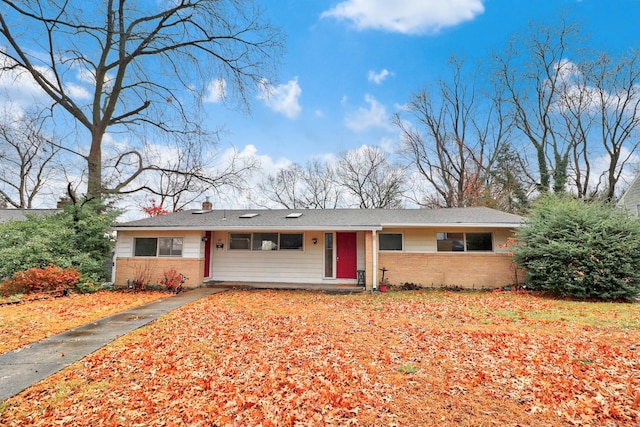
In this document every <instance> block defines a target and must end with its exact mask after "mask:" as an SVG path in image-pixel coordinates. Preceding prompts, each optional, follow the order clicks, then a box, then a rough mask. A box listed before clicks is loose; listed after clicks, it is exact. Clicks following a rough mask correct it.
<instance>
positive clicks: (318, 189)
mask: <svg viewBox="0 0 640 427" xmlns="http://www.w3.org/2000/svg"><path fill="white" fill-rule="evenodd" d="M258 190H259V191H260V193H261V196H262V197H263V198H264V199H265V201H266V203H262V204H264V205H273V204H275V205H277V206H282V207H284V208H286V209H335V208H336V207H338V206H339V205H340V203H341V202H342V192H343V188H341V187H340V186H339V185H338V184H337V183H336V179H335V171H334V169H333V168H332V167H331V165H329V164H327V163H326V162H323V161H320V160H317V159H316V160H311V161H309V162H308V163H307V164H306V166H305V167H302V166H300V165H299V164H298V163H292V164H291V165H289V166H288V167H286V168H283V169H280V170H279V171H278V172H277V173H276V174H275V175H269V176H268V177H267V178H266V179H265V181H264V182H261V183H259V184H258Z"/></svg>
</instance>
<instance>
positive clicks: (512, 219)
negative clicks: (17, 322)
mask: <svg viewBox="0 0 640 427" xmlns="http://www.w3.org/2000/svg"><path fill="white" fill-rule="evenodd" d="M203 207H204V209H198V210H187V211H182V212H176V213H170V214H168V215H162V216H156V217H151V218H146V219H140V220H136V221H131V222H127V223H122V224H119V225H117V226H116V227H115V230H116V231H117V243H116V252H115V267H114V268H115V275H114V283H115V284H116V285H125V284H126V283H127V282H128V281H133V280H136V279H137V277H139V276H141V275H143V276H144V277H146V278H147V279H149V278H150V283H155V282H156V281H158V280H159V279H160V278H162V276H163V273H164V272H166V271H169V270H171V269H173V268H175V269H176V270H177V271H178V272H179V273H182V274H184V275H186V276H187V277H188V278H189V281H188V282H187V283H186V284H185V286H199V285H202V284H203V283H207V282H219V281H222V282H258V283H274V282H275V283H297V284H323V285H327V284H334V285H336V286H339V285H352V286H357V285H360V286H365V287H366V289H375V288H377V286H378V284H379V283H380V281H381V278H382V274H383V270H384V278H385V280H387V281H388V283H389V284H392V285H393V284H404V283H413V284H416V285H422V286H460V287H466V288H495V287H501V286H506V285H509V284H513V283H514V282H515V271H514V267H513V263H512V261H511V256H510V254H509V249H508V248H505V247H504V244H505V243H506V242H507V239H508V238H509V237H511V236H512V235H513V232H514V230H515V229H516V228H517V227H519V226H520V225H521V224H522V223H523V222H524V218H523V217H521V216H518V215H513V214H509V213H504V212H500V211H497V210H494V209H489V208H485V207H474V208H450V209H299V210H283V209H273V210H265V209H247V210H222V209H220V210H213V209H211V208H210V204H209V203H208V202H205V203H203Z"/></svg>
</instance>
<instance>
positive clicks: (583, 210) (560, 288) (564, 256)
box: [513, 196, 640, 300]
mask: <svg viewBox="0 0 640 427" xmlns="http://www.w3.org/2000/svg"><path fill="white" fill-rule="evenodd" d="M517 242H518V244H517V246H516V247H515V248H514V250H513V255H514V261H515V262H516V263H517V264H518V265H519V266H520V267H521V268H523V269H524V270H525V272H526V279H525V280H526V283H527V284H528V285H530V286H532V287H533V288H534V289H539V290H544V291H547V292H550V293H553V294H555V295H560V296H566V297H573V298H595V299H603V300H617V299H623V300H631V299H633V298H636V297H637V296H638V295H640V221H639V220H638V219H635V218H631V217H630V216H629V215H628V214H627V213H626V212H623V211H620V210H617V209H615V208H614V207H612V206H610V205H607V204H603V203H585V202H584V201H581V200H576V199H571V198H567V197H559V196H546V197H543V198H542V199H541V200H539V201H538V202H537V203H536V205H535V206H534V208H533V209H532V210H531V212H530V214H529V217H528V220H527V223H526V225H525V226H524V227H522V228H521V229H519V230H518V233H517Z"/></svg>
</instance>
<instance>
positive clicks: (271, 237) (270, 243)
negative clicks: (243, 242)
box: [251, 233, 278, 251]
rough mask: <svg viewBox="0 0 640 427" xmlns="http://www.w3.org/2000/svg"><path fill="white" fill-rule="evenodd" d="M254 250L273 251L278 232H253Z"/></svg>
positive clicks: (275, 246) (276, 243) (276, 242)
mask: <svg viewBox="0 0 640 427" xmlns="http://www.w3.org/2000/svg"><path fill="white" fill-rule="evenodd" d="M251 249H253V250H254V251H275V250H277V249H278V233H253V246H251Z"/></svg>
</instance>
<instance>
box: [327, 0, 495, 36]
mask: <svg viewBox="0 0 640 427" xmlns="http://www.w3.org/2000/svg"><path fill="white" fill-rule="evenodd" d="M483 1H484V0H449V1H442V0H395V1H389V0H345V1H343V2H341V3H338V4H337V5H336V6H335V7H333V8H332V9H329V10H328V11H326V12H323V13H322V15H321V17H323V18H325V17H332V18H336V19H345V20H348V21H352V22H353V23H354V24H355V26H356V27H357V28H358V29H360V30H364V29H375V30H384V31H391V32H397V33H403V34H427V33H437V32H438V31H440V30H441V29H442V28H446V27H451V26H454V25H457V24H460V23H461V22H465V21H469V20H471V19H473V18H475V17H476V16H477V15H479V14H481V13H483V12H484V5H483Z"/></svg>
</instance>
